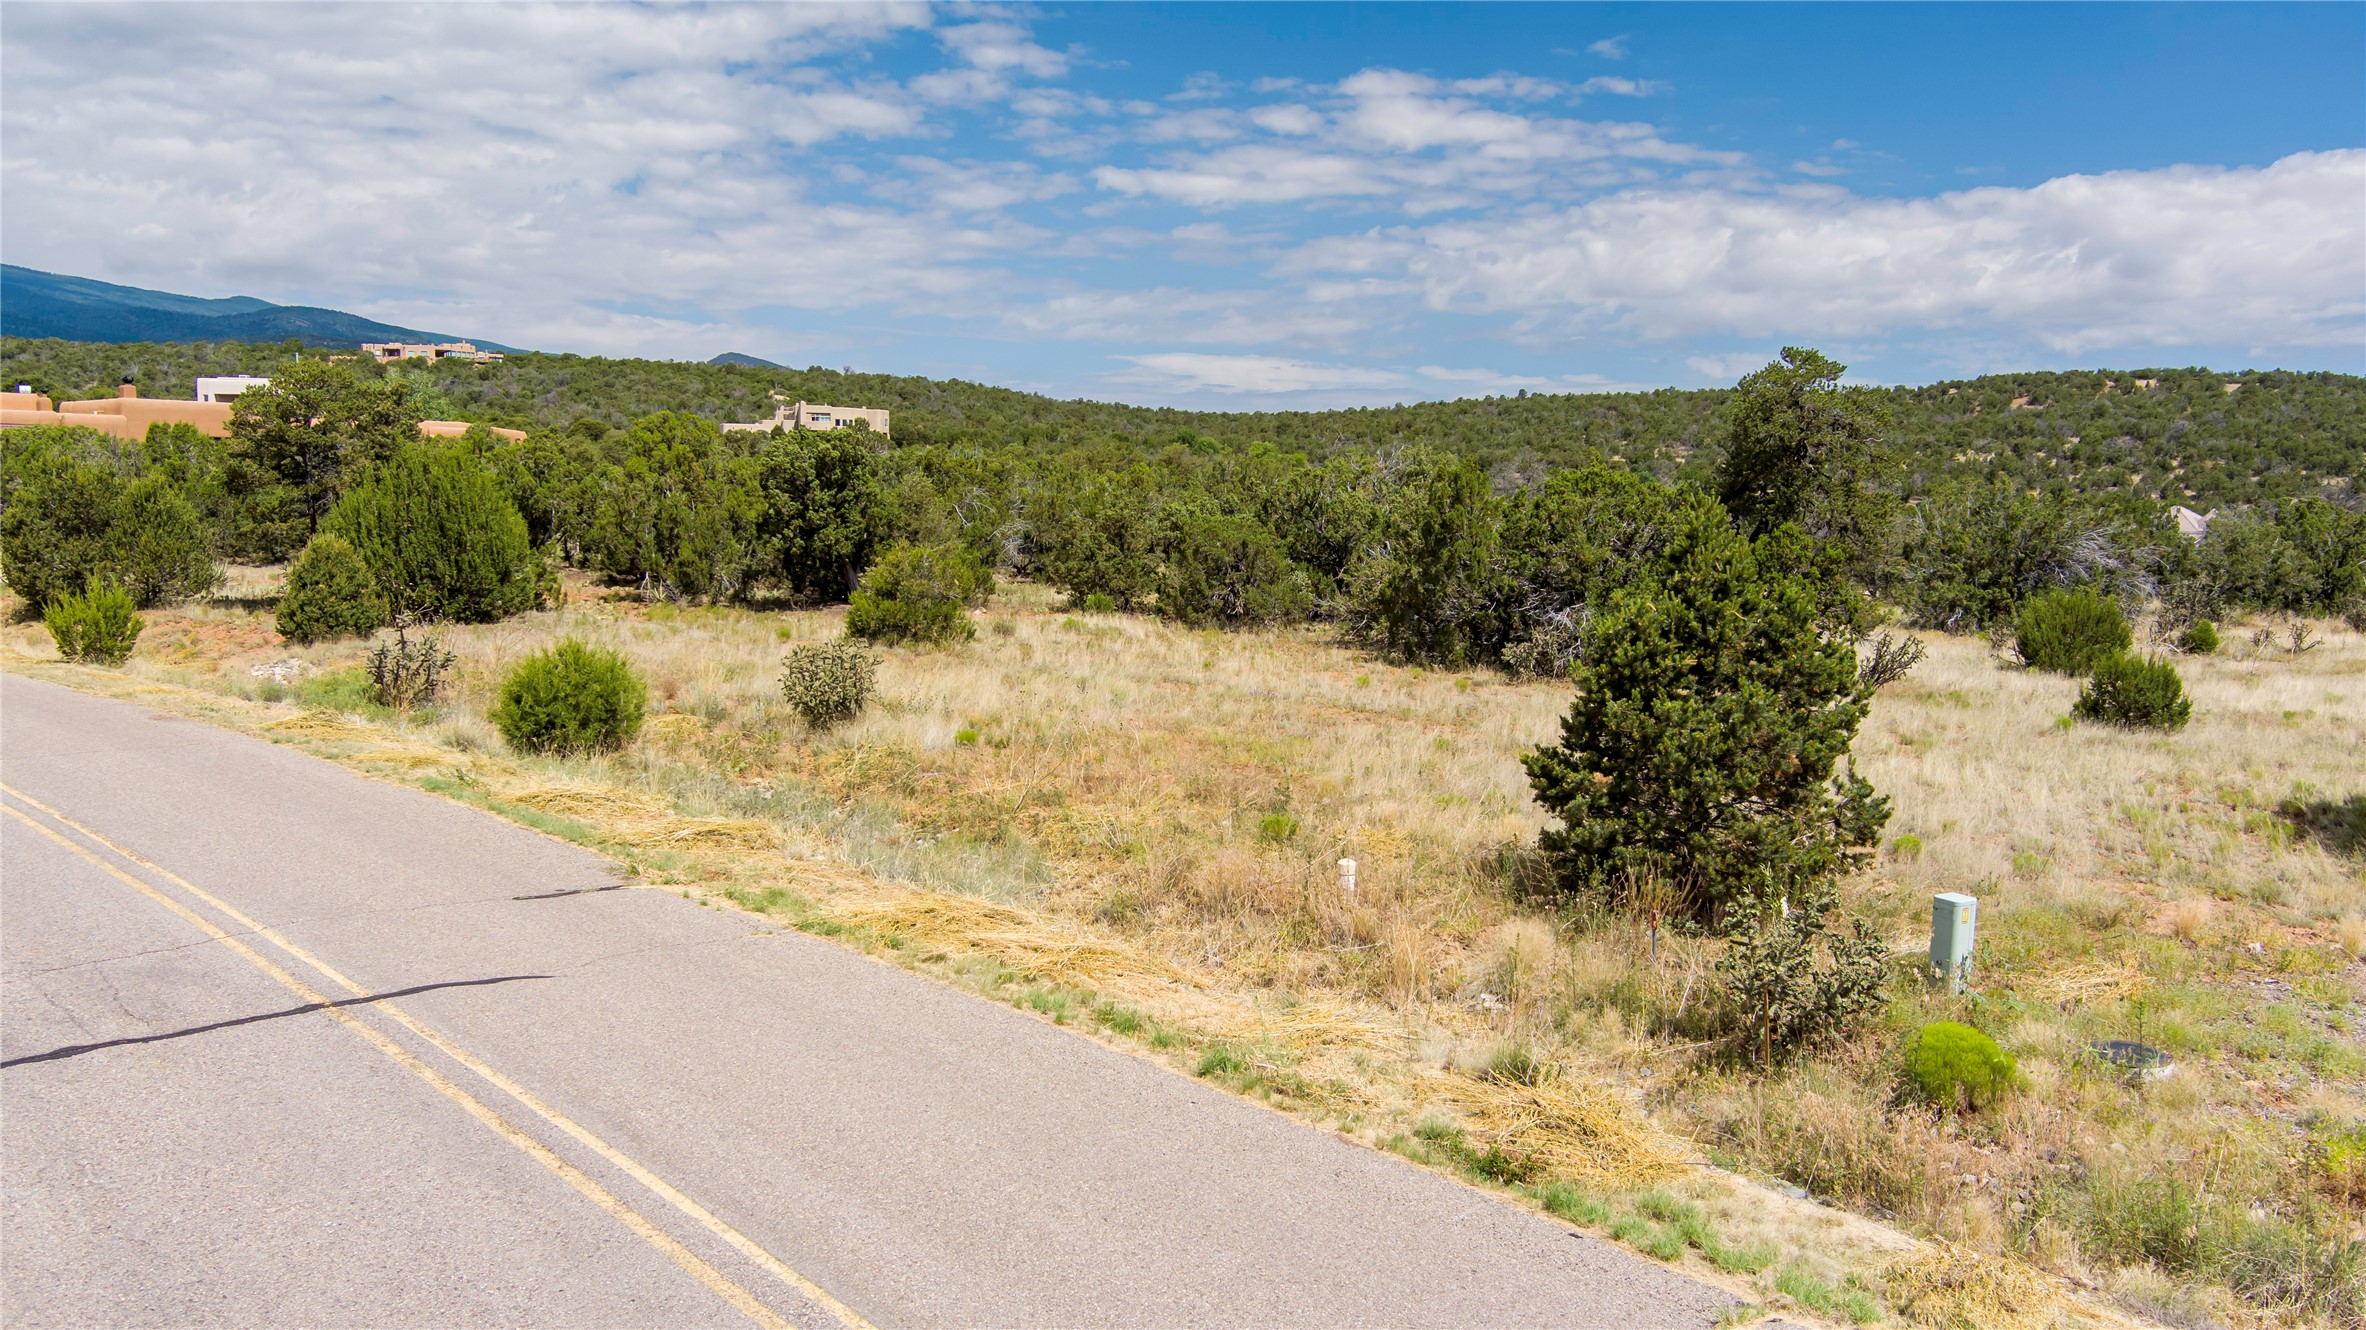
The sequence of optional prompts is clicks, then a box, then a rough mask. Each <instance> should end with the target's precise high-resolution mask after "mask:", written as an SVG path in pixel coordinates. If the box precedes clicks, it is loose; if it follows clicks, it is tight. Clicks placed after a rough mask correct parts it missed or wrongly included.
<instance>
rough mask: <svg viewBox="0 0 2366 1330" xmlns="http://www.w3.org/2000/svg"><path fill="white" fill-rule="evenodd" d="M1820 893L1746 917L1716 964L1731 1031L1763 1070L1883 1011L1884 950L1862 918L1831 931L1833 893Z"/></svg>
mask: <svg viewBox="0 0 2366 1330" xmlns="http://www.w3.org/2000/svg"><path fill="white" fill-rule="evenodd" d="M1819 895H1820V897H1821V898H1820V899H1812V900H1810V901H1808V902H1806V903H1805V904H1804V905H1802V906H1800V907H1798V908H1794V909H1792V910H1791V912H1790V913H1789V914H1783V913H1781V912H1779V911H1769V912H1766V913H1761V914H1757V915H1754V916H1752V917H1750V918H1748V919H1746V920H1744V921H1743V922H1742V923H1741V924H1740V925H1739V926H1738V927H1733V928H1732V930H1731V933H1730V936H1731V938H1732V942H1731V944H1730V945H1729V946H1727V947H1726V949H1725V954H1724V955H1723V956H1720V957H1718V959H1717V974H1718V978H1719V980H1720V984H1721V987H1722V989H1723V992H1724V997H1725V1010H1726V1013H1727V1020H1728V1029H1729V1032H1730V1033H1731V1034H1732V1035H1733V1036H1734V1038H1735V1042H1736V1044H1737V1045H1738V1046H1739V1048H1740V1049H1741V1051H1742V1053H1743V1054H1744V1055H1745V1056H1747V1057H1748V1058H1750V1059H1751V1060H1752V1061H1754V1062H1756V1063H1757V1064H1758V1065H1759V1066H1761V1067H1769V1066H1772V1065H1774V1063H1775V1062H1776V1061H1777V1060H1779V1059H1781V1058H1784V1057H1787V1056H1789V1055H1790V1054H1793V1053H1796V1052H1798V1051H1800V1050H1801V1049H1804V1048H1807V1047H1809V1046H1811V1045H1814V1044H1818V1043H1823V1042H1825V1041H1827V1040H1830V1039H1834V1038H1837V1037H1839V1036H1840V1035H1843V1034H1845V1033H1847V1032H1848V1031H1849V1030H1850V1029H1852V1028H1854V1027H1855V1026H1857V1025H1858V1024H1860V1023H1862V1022H1863V1021H1864V1020H1865V1019H1866V1018H1867V1017H1869V1016H1871V1015H1872V1014H1873V1013H1874V1012H1875V1011H1878V1010H1879V1009H1880V1007H1881V1000H1882V999H1881V986H1882V981H1883V979H1884V978H1885V976H1886V971H1887V966H1886V965H1885V963H1884V961H1883V957H1884V955H1885V954H1886V951H1887V949H1886V948H1885V947H1884V946H1883V945H1882V942H1881V939H1880V938H1878V937H1876V936H1874V934H1873V932H1872V930H1871V929H1869V928H1867V927H1866V925H1865V921H1864V920H1862V919H1857V920H1852V921H1851V922H1850V926H1849V928H1848V930H1847V931H1846V932H1843V931H1841V930H1840V929H1838V928H1835V927H1833V926H1832V924H1831V923H1830V922H1828V921H1827V918H1826V915H1827V912H1828V911H1829V909H1830V908H1831V905H1832V893H1831V890H1830V888H1825V889H1824V890H1823V891H1822V892H1821V893H1819ZM1819 962H1820V963H1819Z"/></svg>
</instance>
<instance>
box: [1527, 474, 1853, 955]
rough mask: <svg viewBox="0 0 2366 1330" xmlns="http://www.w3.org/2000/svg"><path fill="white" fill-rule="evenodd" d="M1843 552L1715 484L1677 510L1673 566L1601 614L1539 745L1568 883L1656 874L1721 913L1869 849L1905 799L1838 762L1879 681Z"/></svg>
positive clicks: (1802, 891)
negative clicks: (1741, 511)
mask: <svg viewBox="0 0 2366 1330" xmlns="http://www.w3.org/2000/svg"><path fill="white" fill-rule="evenodd" d="M1837 563H1838V556H1837V554H1836V552H1835V551H1833V550H1831V549H1830V548H1829V547H1818V546H1816V545H1815V544H1814V543H1813V542H1811V541H1810V540H1808V539H1807V538H1806V537H1805V536H1803V535H1802V534H1800V532H1799V531H1798V529H1797V528H1795V527H1789V526H1785V527H1780V528H1777V529H1776V530H1775V531H1773V532H1771V533H1769V534H1767V535H1764V536H1761V537H1759V538H1758V539H1757V540H1755V541H1752V540H1749V539H1746V538H1744V537H1743V536H1742V535H1741V533H1739V532H1738V531H1736V530H1735V529H1734V528H1733V526H1732V524H1731V523H1730V522H1729V521H1728V519H1727V518H1726V516H1725V514H1724V512H1723V510H1722V509H1720V508H1719V507H1718V506H1717V505H1716V504H1715V503H1713V502H1709V501H1707V500H1706V499H1700V500H1696V501H1694V502H1692V503H1689V504H1687V505H1685V506H1684V507H1683V508H1682V509H1681V510H1680V511H1678V512H1677V513H1676V514H1675V515H1674V527H1673V530H1672V532H1671V535H1670V539H1669V544H1668V548H1667V552H1666V555H1665V557H1664V560H1663V562H1662V564H1661V567H1660V572H1659V575H1658V576H1657V577H1656V578H1650V579H1646V580H1644V581H1642V582H1640V583H1638V584H1635V585H1630V586H1627V587H1624V588H1621V589H1620V590H1618V591H1616V592H1615V593H1613V594H1612V596H1611V597H1610V602H1609V604H1608V606H1607V607H1606V608H1605V609H1604V610H1603V611H1602V612H1601V615H1600V617H1599V618H1598V619H1597V620H1596V621H1595V622H1594V624H1593V625H1592V626H1591V628H1590V629H1589V631H1588V633H1587V637H1586V646H1585V649H1584V651H1583V652H1582V653H1581V654H1580V655H1579V657H1578V659H1577V661H1576V663H1575V664H1574V665H1573V666H1572V668H1571V671H1570V677H1571V679H1572V681H1573V682H1574V683H1575V684H1576V685H1577V698H1576V701H1575V702H1574V703H1573V704H1572V705H1571V707H1570V710H1569V715H1568V717H1567V718H1566V719H1565V720H1564V721H1563V722H1562V725H1561V741H1560V742H1559V743H1558V744H1554V745H1548V746H1545V747H1540V748H1538V749H1536V750H1535V751H1534V752H1531V753H1530V754H1528V755H1527V757H1526V759H1525V762H1526V765H1527V768H1528V775H1529V780H1530V782H1531V784H1532V785H1533V786H1534V787H1535V791H1536V797H1537V800H1538V801H1539V802H1540V803H1542V804H1543V805H1544V806H1545V807H1546V808H1548V809H1550V810H1551V811H1552V812H1553V813H1555V814H1557V815H1558V816H1559V817H1560V819H1561V827H1560V828H1559V829H1558V830H1554V831H1549V832H1547V833H1546V834H1545V835H1544V837H1543V847H1544V849H1545V850H1546V851H1547V852H1548V854H1549V855H1550V856H1551V857H1552V859H1553V860H1554V862H1555V864H1556V866H1557V868H1558V870H1559V873H1560V875H1561V877H1562V880H1563V881H1564V883H1565V884H1566V885H1567V886H1568V887H1569V888H1571V889H1573V890H1578V891H1594V892H1599V891H1604V890H1608V889H1614V888H1616V886H1617V885H1618V884H1619V883H1621V882H1624V881H1627V880H1630V879H1632V878H1635V877H1638V876H1641V875H1647V874H1649V875H1658V876H1661V877H1663V878H1665V879H1668V880H1672V881H1674V882H1676V883H1677V884H1679V886H1681V887H1682V888H1683V889H1685V890H1686V891H1687V893H1688V896H1689V900H1690V902H1691V907H1692V909H1693V911H1694V912H1695V914H1696V915H1697V916H1698V917H1700V918H1701V919H1703V920H1704V921H1716V920H1721V919H1723V918H1724V917H1725V916H1726V915H1727V914H1729V913H1730V912H1732V911H1734V910H1736V909H1737V908H1739V909H1744V910H1746V911H1749V912H1753V913H1765V912H1772V911H1774V910H1776V909H1777V906H1778V903H1779V902H1781V901H1784V900H1789V901H1791V902H1792V903H1793V904H1795V905H1799V904H1804V903H1806V902H1807V901H1808V900H1809V898H1810V896H1811V894H1812V893H1813V892H1814V891H1815V889H1816V888H1818V887H1819V886H1820V885H1822V884H1825V883H1828V882H1830V881H1831V879H1833V878H1834V877H1836V876H1837V875H1839V874H1840V873H1842V872H1844V871H1846V870H1848V869H1850V868H1852V867H1854V866H1855V865H1857V864H1858V863H1860V862H1862V860H1863V859H1864V858H1865V857H1866V856H1867V854H1869V852H1870V847H1871V846H1872V845H1874V844H1875V842H1876V841H1877V839H1878V837H1879V835H1880V832H1881V827H1882V824H1883V823H1884V822H1886V821H1887V820H1888V818H1889V803H1888V801H1887V800H1886V799H1883V798H1882V797H1881V796H1879V795H1877V794H1876V793H1874V790H1873V787H1872V786H1871V785H1870V784H1868V783H1866V782H1865V781H1863V780H1860V779H1858V778H1857V777H1856V775H1855V773H1854V772H1853V770H1852V771H1849V772H1848V773H1847V774H1844V775H1836V774H1835V768H1836V767H1838V766H1839V764H1840V762H1841V759H1842V758H1843V757H1844V756H1845V755H1846V754H1847V752H1848V748H1849V744H1850V742H1851V741H1852V740H1853V739H1854V738H1855V736H1856V732H1857V726H1858V724H1859V723H1860V722H1862V721H1863V720H1864V718H1865V713H1866V710H1867V709H1868V706H1869V705H1870V700H1871V692H1870V687H1869V685H1867V684H1865V683H1864V682H1861V681H1860V678H1859V675H1858V668H1857V658H1856V652H1855V646H1854V635H1853V634H1852V633H1851V632H1850V631H1849V629H1848V627H1847V624H1846V622H1845V620H1846V617H1847V616H1846V612H1845V603H1846V600H1847V597H1848V595H1849V592H1848V591H1847V589H1846V586H1845V582H1844V579H1843V578H1842V576H1841V575H1840V571H1839V569H1838V567H1837V566H1836V565H1837ZM1819 899H1820V898H1819Z"/></svg>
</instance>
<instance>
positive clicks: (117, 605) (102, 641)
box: [41, 577, 145, 665]
mask: <svg viewBox="0 0 2366 1330" xmlns="http://www.w3.org/2000/svg"><path fill="white" fill-rule="evenodd" d="M134 608H135V607H134V606H133V604H132V597H131V593H130V592H129V591H126V590H124V589H123V588H122V587H119V586H117V585H115V584H114V583H112V582H107V581H102V580H101V579H99V578H96V577H93V578H92V579H91V580H90V581H89V582H88V583H87V584H86V586H85V589H84V590H83V593H82V594H81V595H79V596H77V595H74V594H73V593H71V592H68V593H67V594H65V595H61V596H57V597H54V598H53V599H51V601H50V602H49V604H48V605H46V606H44V607H43V608H42V613H41V617H42V619H43V621H44V622H46V623H47V624H48V625H49V636H50V638H51V640H53V641H55V642H56V643H57V648H58V655H59V656H60V657H62V658H64V659H66V660H71V661H81V662H86V663H89V664H92V665H121V664H122V663H123V662H125V661H127V660H129V659H131V649H132V644H133V643H135V642H137V641H139V640H140V629H141V628H143V627H145V625H144V624H142V623H141V622H140V616H139V615H137V614H134V613H132V610H133V609H134Z"/></svg>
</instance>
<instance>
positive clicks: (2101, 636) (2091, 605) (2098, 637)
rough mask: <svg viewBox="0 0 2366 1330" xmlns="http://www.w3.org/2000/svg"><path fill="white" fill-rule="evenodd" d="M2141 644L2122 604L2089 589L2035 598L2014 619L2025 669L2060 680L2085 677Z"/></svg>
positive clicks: (2023, 604) (2016, 647) (2016, 645)
mask: <svg viewBox="0 0 2366 1330" xmlns="http://www.w3.org/2000/svg"><path fill="white" fill-rule="evenodd" d="M2135 640H2136V637H2135V634H2134V633H2132V632H2131V631H2129V629H2128V616H2127V615H2125V614H2122V613H2121V612H2120V606H2119V602H2118V601H2116V600H2113V599H2112V598H2111V597H2109V596H2106V595H2104V594H2102V593H2101V592H2097V591H2089V590H2085V589H2083V588H2082V589H2079V590H2075V591H2048V592H2045V593H2044V594H2042V595H2036V596H2032V597H2030V598H2029V599H2028V600H2025V601H2023V602H2021V609H2020V612H2019V613H2017V614H2015V615H2014V616H2013V648H2014V650H2016V651H2018V652H2019V653H2020V655H2021V663H2022V664H2024V665H2027V666H2029V667H2030V668H2031V669H2036V670H2047V671H2050V672H2052V673H2055V674H2070V675H2079V674H2085V673H2086V672H2087V671H2088V670H2090V669H2093V668H2094V666H2095V662H2096V661H2098V660H2101V659H2103V658H2104V657H2105V656H2108V655H2110V654H2112V653H2113V652H2115V651H2125V650H2127V649H2128V647H2129V645H2130V644H2131V643H2133V642H2134V641H2135Z"/></svg>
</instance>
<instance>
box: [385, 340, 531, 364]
mask: <svg viewBox="0 0 2366 1330" xmlns="http://www.w3.org/2000/svg"><path fill="white" fill-rule="evenodd" d="M361 349H362V354H364V355H366V356H368V357H369V358H370V359H372V360H375V361H377V362H378V363H379V364H381V365H383V364H385V363H387V362H388V361H392V360H465V361H468V362H470V363H471V364H477V365H493V364H498V363H500V360H501V353H500V352H499V351H479V350H477V347H476V343H474V342H364V343H362V344H361Z"/></svg>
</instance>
